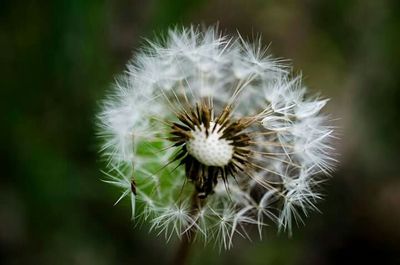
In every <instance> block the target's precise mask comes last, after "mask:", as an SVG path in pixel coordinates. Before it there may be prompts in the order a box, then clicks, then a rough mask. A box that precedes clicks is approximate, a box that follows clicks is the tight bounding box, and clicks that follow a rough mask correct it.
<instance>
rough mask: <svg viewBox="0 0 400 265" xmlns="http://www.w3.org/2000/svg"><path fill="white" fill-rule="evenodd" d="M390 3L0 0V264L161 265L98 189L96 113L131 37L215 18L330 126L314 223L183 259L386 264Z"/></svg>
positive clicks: (394, 248)
mask: <svg viewBox="0 0 400 265" xmlns="http://www.w3.org/2000/svg"><path fill="white" fill-rule="evenodd" d="M399 14H400V1H397V0H392V1H390V0H330V1H321V0H305V1H288V0H281V1H278V0H277V1H261V0H253V1H244V0H243V1H239V0H231V1H229V0H209V1H206V0H191V1H185V0H176V1H166V0H149V1H140V0H136V1H133V0H121V1H111V0H109V1H89V0H87V1H83V0H65V1H57V0H54V1H47V2H45V1H32V0H26V1H19V0H14V1H1V2H0V48H1V50H0V59H1V60H0V61H1V66H0V67H1V69H0V73H1V78H0V91H1V92H0V98H1V101H0V113H1V115H0V117H1V118H0V119H1V120H0V124H1V130H0V136H1V144H0V157H1V173H0V175H1V181H0V263H1V264H10V265H11V264H49V265H53V264H69V265H70V264H84V265H90V264H96V265H102V264H167V263H168V261H169V260H170V259H171V257H172V255H173V254H174V252H175V249H176V242H174V241H173V242H169V243H165V240H164V237H162V236H158V237H157V236H156V235H155V233H149V232H148V227H147V226H146V224H143V225H137V226H135V225H134V223H132V222H131V221H130V211H129V202H127V201H125V202H122V203H121V204H119V205H118V206H115V207H113V203H114V201H115V200H116V199H117V197H118V193H117V190H116V189H114V188H112V187H110V186H109V185H105V184H104V183H102V182H100V178H102V175H101V173H100V168H101V166H102V165H101V162H100V161H99V159H98V153H97V150H98V140H97V139H96V137H95V125H94V116H95V114H96V112H97V111H98V102H99V100H101V99H102V98H103V97H104V95H105V93H106V91H107V88H108V87H109V85H110V84H111V83H112V82H113V78H114V76H115V75H116V74H118V73H120V72H121V71H123V70H124V65H125V63H126V62H127V60H128V59H129V58H130V57H131V55H132V53H133V52H134V50H135V49H138V48H139V47H140V44H141V42H142V37H149V38H151V37H152V36H153V35H154V33H156V32H160V31H163V30H165V29H167V28H168V26H170V25H176V24H178V25H181V24H182V25H189V24H190V23H194V24H197V23H204V24H205V25H212V24H215V23H216V22H219V25H220V28H221V29H224V30H226V31H227V32H233V33H234V32H235V31H236V29H238V30H239V31H240V32H241V33H242V34H243V35H244V36H248V37H250V38H251V37H252V36H255V35H257V34H258V33H261V34H262V36H263V40H264V42H265V44H266V45H268V44H271V45H270V51H271V52H272V53H273V54H274V55H275V56H277V57H284V58H290V59H292V64H293V66H294V69H295V71H297V72H298V71H300V70H302V73H303V75H304V76H305V83H306V84H307V85H308V86H309V87H310V89H311V90H312V91H315V92H321V94H322V95H323V96H326V97H330V98H331V101H330V103H329V106H328V109H327V111H329V112H330V113H332V117H334V118H338V119H337V121H336V125H337V126H339V128H340V129H339V134H340V136H341V140H340V141H339V142H338V146H337V149H338V151H339V153H340V154H341V156H340V158H339V159H340V161H341V162H340V165H339V167H338V169H337V171H336V172H335V173H334V174H333V176H332V179H331V180H330V181H329V182H328V184H327V185H326V186H325V194H326V197H325V199H324V201H322V202H321V203H320V208H321V211H322V213H313V214H312V215H311V216H310V218H308V219H306V226H305V227H303V226H301V227H299V228H296V229H295V231H294V236H293V237H292V238H288V237H287V235H284V234H282V235H277V234H276V228H275V227H271V228H269V229H267V230H268V231H267V233H266V235H265V238H264V239H263V240H262V241H260V240H258V239H257V238H256V235H255V236H254V242H248V241H247V240H242V239H240V238H237V239H236V240H235V245H234V248H233V249H232V250H230V251H222V252H219V251H218V248H214V247H213V246H212V245H210V246H207V247H204V246H203V245H201V244H198V245H196V246H195V247H194V251H193V256H192V257H191V261H192V263H193V264H230V265H234V264H274V265H279V264H400V173H399V163H400V155H399V151H400V132H399V131H400V75H399V69H400V48H399V47H400V44H399V43H400V15H399Z"/></svg>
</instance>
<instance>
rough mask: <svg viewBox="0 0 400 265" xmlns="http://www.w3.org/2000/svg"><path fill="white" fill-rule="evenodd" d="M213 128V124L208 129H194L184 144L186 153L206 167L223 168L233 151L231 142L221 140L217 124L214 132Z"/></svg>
mask: <svg viewBox="0 0 400 265" xmlns="http://www.w3.org/2000/svg"><path fill="white" fill-rule="evenodd" d="M213 127H214V123H213V122H210V128H208V129H207V128H206V127H205V126H204V125H202V126H201V127H200V128H198V127H196V128H195V130H193V131H192V132H191V135H192V137H191V138H190V139H189V140H188V141H187V142H186V146H187V151H188V153H189V154H190V155H192V156H193V157H194V158H196V159H197V160H198V161H199V162H200V163H202V164H204V165H206V166H215V167H223V166H226V165H227V164H228V163H229V162H230V160H231V159H232V156H233V152H234V150H233V146H232V145H231V141H229V140H226V139H224V138H222V133H221V132H219V129H220V127H221V126H220V125H218V124H217V125H216V128H215V130H212V128H213Z"/></svg>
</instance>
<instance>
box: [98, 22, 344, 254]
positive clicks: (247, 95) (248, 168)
mask: <svg viewBox="0 0 400 265" xmlns="http://www.w3.org/2000/svg"><path fill="white" fill-rule="evenodd" d="M307 91H308V90H307V88H306V87H305V86H304V84H303V83H302V76H301V75H297V76H296V75H294V74H293V73H292V69H291V68H290V66H288V65H287V61H285V60H282V59H276V58H273V57H272V55H270V54H269V52H268V49H266V48H264V47H263V45H262V40H261V38H257V39H256V40H255V41H253V42H250V41H247V40H245V39H244V38H243V37H242V36H240V35H238V36H224V35H223V34H222V33H220V32H219V30H218V29H217V28H216V27H210V28H206V29H200V27H195V26H192V27H187V28H185V27H184V28H178V27H177V28H173V29H170V30H169V31H168V33H167V34H166V36H165V37H163V38H158V39H156V40H155V41H151V40H147V41H146V43H145V44H144V46H143V48H142V49H141V50H140V51H139V52H138V53H137V54H136V55H135V56H134V57H133V58H132V60H131V61H130V62H129V63H128V64H127V71H126V72H125V73H124V74H123V75H121V76H120V77H118V78H117V79H116V81H115V83H114V85H113V87H112V89H111V91H110V93H109V95H108V97H107V99H106V100H104V101H103V103H102V109H101V111H100V113H99V114H98V116H97V121H98V128H99V129H98V134H99V136H100V137H101V138H102V140H103V142H102V143H103V144H102V146H101V153H102V155H103V156H104V158H105V159H106V161H107V165H106V170H105V171H104V172H105V174H106V175H107V179H106V180H105V182H107V183H110V184H112V185H114V186H116V187H117V188H119V189H121V192H122V193H121V195H120V197H118V199H117V202H119V201H120V200H121V199H123V198H126V197H128V198H130V201H131V204H132V207H131V208H132V214H133V217H134V220H137V219H140V218H141V219H142V220H145V221H147V222H149V223H150V226H151V230H156V231H158V233H159V234H161V233H162V234H164V235H165V237H166V238H167V239H168V240H169V239H170V238H171V237H172V236H173V235H176V236H177V237H179V238H181V237H183V236H186V235H188V234H191V233H189V231H191V230H192V229H194V230H197V231H198V233H197V235H196V236H195V237H194V239H197V240H204V242H210V241H214V242H215V244H217V245H218V247H220V248H230V247H231V246H232V244H233V239H234V237H235V236H237V235H238V236H241V237H245V238H250V233H248V229H247V227H249V226H256V227H257V230H258V232H259V235H260V237H262V230H263V229H264V227H266V226H268V225H270V224H274V223H276V224H277V226H278V229H279V230H282V231H287V232H288V233H289V234H291V233H292V226H293V223H302V222H303V218H304V217H306V216H307V215H308V213H309V212H310V211H312V210H318V209H317V206H316V205H317V201H318V200H319V199H320V198H321V197H322V195H321V194H320V193H319V185H320V183H321V180H323V179H324V176H325V175H327V174H329V173H330V172H331V171H332V170H333V169H334V166H335V164H336V163H337V161H336V160H335V156H334V147H333V144H332V140H333V139H334V127H333V126H332V125H331V124H330V119H329V116H327V115H324V114H322V110H323V108H324V106H325V105H326V104H327V103H328V99H325V98H322V97H320V96H312V95H309V93H308V92H307Z"/></svg>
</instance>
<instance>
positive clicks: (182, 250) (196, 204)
mask: <svg viewBox="0 0 400 265" xmlns="http://www.w3.org/2000/svg"><path fill="white" fill-rule="evenodd" d="M204 204H205V199H200V198H199V196H198V192H197V191H195V192H194V193H193V196H192V205H191V209H190V211H191V216H192V217H193V220H196V215H197V214H198V213H199V211H200V210H201V208H202V207H203V206H204ZM196 232H197V228H196V225H191V227H190V228H189V229H188V230H187V231H186V232H185V234H184V235H183V236H182V239H181V241H180V243H179V247H178V250H177V252H176V254H175V257H174V259H173V260H172V263H171V264H173V265H186V264H188V258H189V254H190V249H191V246H192V244H193V241H194V237H195V236H196Z"/></svg>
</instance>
